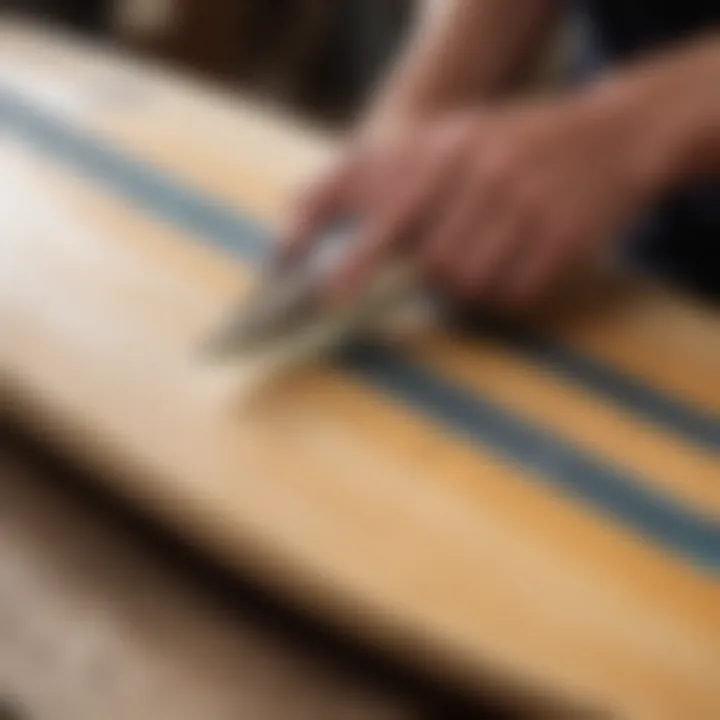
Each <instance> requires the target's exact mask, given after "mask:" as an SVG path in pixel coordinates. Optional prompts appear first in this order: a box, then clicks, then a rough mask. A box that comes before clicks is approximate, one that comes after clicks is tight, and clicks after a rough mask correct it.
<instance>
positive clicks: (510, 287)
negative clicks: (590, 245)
mask: <svg viewBox="0 0 720 720" xmlns="http://www.w3.org/2000/svg"><path fill="white" fill-rule="evenodd" d="M581 247H582V246H581V244H580V243H579V242H577V236H576V235H575V234H573V233H572V232H571V231H570V230H569V228H568V226H567V225H565V224H563V225H560V223H559V222H557V221H555V222H552V223H548V229H547V230H545V231H543V232H542V234H541V236H540V237H539V238H538V241H537V242H535V243H533V244H532V245H529V246H528V249H527V252H526V253H525V254H524V255H523V257H522V260H521V261H520V262H519V263H518V264H517V266H516V268H515V269H514V272H513V274H512V276H511V277H510V278H509V279H508V282H507V284H506V286H505V288H504V289H503V293H502V302H503V304H505V305H507V306H508V307H512V308H516V309H519V308H522V307H526V306H528V305H530V304H531V303H533V302H534V301H536V300H537V299H538V298H540V297H541V296H543V295H544V294H545V293H546V292H548V291H549V290H550V288H551V287H552V286H553V285H554V283H555V282H556V281H557V280H558V279H559V278H560V277H561V276H562V275H563V274H564V273H565V272H567V270H568V269H569V268H570V267H572V265H573V264H574V263H576V262H577V261H578V259H579V257H580V255H581V249H580V248H581Z"/></svg>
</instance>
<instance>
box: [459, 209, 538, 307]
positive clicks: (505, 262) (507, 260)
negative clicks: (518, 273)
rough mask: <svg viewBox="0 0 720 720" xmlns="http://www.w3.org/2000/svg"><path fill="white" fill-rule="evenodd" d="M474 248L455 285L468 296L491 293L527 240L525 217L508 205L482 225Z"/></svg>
mask: <svg viewBox="0 0 720 720" xmlns="http://www.w3.org/2000/svg"><path fill="white" fill-rule="evenodd" d="M480 232H481V233H482V234H481V235H480V236H476V238H477V239H476V241H475V242H474V243H473V247H472V251H471V252H470V253H469V254H468V256H467V258H466V259H465V261H464V262H463V263H462V264H461V265H459V266H458V268H457V272H456V275H455V278H454V287H455V289H456V291H457V292H458V294H459V295H460V296H461V297H463V298H465V299H467V300H478V299H480V298H483V297H489V296H491V295H492V294H493V293H494V292H495V291H496V290H497V288H498V287H502V285H503V282H504V279H505V276H506V274H507V273H508V271H509V269H510V268H511V267H512V265H513V263H514V261H515V260H516V258H517V257H518V255H519V254H520V253H521V252H522V249H523V247H524V246H525V244H526V243H527V242H528V227H527V223H526V218H525V217H524V216H522V215H520V214H519V213H517V212H514V211H512V210H511V208H510V207H506V208H504V209H503V211H502V212H498V214H497V216H496V217H495V219H494V221H493V222H492V224H488V225H486V226H484V227H482V228H481V229H480Z"/></svg>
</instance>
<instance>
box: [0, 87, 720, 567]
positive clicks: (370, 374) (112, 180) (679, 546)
mask: <svg viewBox="0 0 720 720" xmlns="http://www.w3.org/2000/svg"><path fill="white" fill-rule="evenodd" d="M0 123H1V124H2V125H3V126H4V127H5V128H6V129H7V130H10V131H12V132H13V133H14V134H15V135H16V136H17V137H19V138H22V139H23V140H24V141H25V142H26V143H29V144H31V145H32V146H33V147H34V148H35V149H36V150H39V151H41V152H43V153H44V154H46V155H48V156H51V157H52V158H53V159H55V160H56V161H60V162H62V163H63V164H64V165H65V166H66V167H69V168H71V169H72V170H73V171H75V172H77V173H79V174H81V175H83V176H85V177H87V178H89V179H92V180H95V181H97V182H98V183H100V184H102V185H103V186H104V187H106V188H107V189H109V190H111V191H112V192H114V193H115V194H117V195H118V196H120V197H122V198H125V199H126V200H128V201H130V202H132V203H133V204H135V205H137V206H139V207H141V208H143V209H144V210H146V211H148V212H150V213H152V214H154V215H155V216H157V217H159V218H162V219H163V220H165V221H167V222H169V223H172V224H173V225H175V226H177V227H179V228H182V229H183V230H185V231H187V232H190V233H192V234H193V235H195V236H197V237H198V239H203V240H205V241H207V242H211V243H213V244H214V245H216V246H217V247H219V248H221V249H223V250H225V251H228V252H230V253H233V254H235V255H238V256H241V257H243V258H245V259H248V260H250V261H253V262H256V261H258V260H261V259H262V257H263V256H264V254H265V248H266V244H265V240H264V237H263V236H264V233H263V231H262V229H261V228H260V227H258V226H257V225H255V224H253V223H252V222H250V221H248V219H247V218H246V217H245V216H243V215H242V214H241V213H240V212H238V211H236V210H234V209H232V208H230V207H228V206H227V205H224V204H222V203H220V202H218V201H216V200H214V199H211V198H208V197H206V196H204V195H203V194H202V193H200V192H198V191H196V190H194V189H193V188H190V187H188V186H186V185H183V184H181V183H179V182H178V181H177V180H176V179H174V178H171V177H170V176H168V175H167V174H165V173H162V172H160V171H159V170H157V169H155V168H152V167H150V166H148V165H146V164H144V163H142V162H139V161H137V160H133V159H131V158H129V157H128V156H126V155H124V154H122V153H120V152H119V151H117V150H115V149H113V148H112V147H110V146H109V145H108V144H106V143H104V142H103V141H101V140H99V139H97V138H93V137H90V136H89V135H87V134H86V133H84V132H82V131H81V130H79V129H77V128H74V127H73V126H71V125H70V124H69V123H66V122H64V121H62V120H60V119H58V118H55V117H52V116H50V115H48V114H46V113H44V112H43V111H41V110H40V109H38V108H36V107H33V106H32V105H30V104H28V103H27V102H26V101H24V100H23V99H22V98H20V97H18V96H17V95H15V94H11V93H9V92H0ZM340 362H341V367H342V368H343V370H344V371H345V372H349V373H351V374H353V375H355V376H357V377H359V378H360V379H361V380H362V381H363V382H367V383H368V384H370V385H371V386H372V387H374V388H375V389H378V390H381V391H383V392H385V393H386V394H387V396H388V397H390V398H391V399H393V400H394V401H396V402H400V403H402V404H404V405H407V406H409V407H412V408H413V409H415V410H417V411H420V412H422V413H423V414H425V415H426V416H427V417H428V418H430V419H432V420H434V421H435V422H437V423H439V424H441V425H442V426H444V427H445V428H446V429H447V430H448V431H450V432H452V433H454V434H456V435H458V436H460V437H463V438H465V439H466V440H467V441H468V442H470V443H478V444H481V445H483V446H486V447H490V448H492V449H493V450H494V451H495V452H496V453H498V454H499V455H501V456H503V457H505V458H506V459H508V460H510V461H512V462H514V463H516V464H517V465H519V466H521V467H523V468H525V469H527V470H529V471H530V472H532V473H533V474H534V475H536V476H537V477H538V478H540V479H542V480H544V481H545V482H546V483H548V484H549V485H551V486H553V487H555V488H558V489H561V490H563V491H565V492H567V493H569V494H572V495H574V496H575V497H578V498H581V499H582V500H584V501H585V502H587V503H589V504H591V505H592V506H593V507H594V508H595V509H596V510H599V511H601V512H604V513H605V514H608V515H611V516H612V517H614V518H615V519H617V520H619V521H621V522H623V523H624V524H625V525H626V526H627V527H628V528H630V529H633V530H634V531H636V532H638V533H640V534H642V535H643V536H645V537H646V538H648V539H652V540H654V541H655V542H656V543H658V544H660V545H661V546H663V547H664V548H665V549H666V550H668V551H670V552H671V553H673V554H676V555H679V556H684V557H685V558H686V559H688V560H689V561H691V562H692V563H693V564H695V565H696V566H698V567H700V568H703V569H705V570H707V571H709V572H711V573H717V572H718V570H720V524H718V523H716V522H713V521H711V520H709V519H708V518H704V517H701V516H699V515H696V514H694V513H692V512H691V511H689V510H687V509H685V508H683V507H681V506H679V505H677V504H675V503H673V502H672V501H671V500H670V499H669V498H667V497H666V496H664V495H663V494H661V493H659V492H655V491H653V490H652V489H651V488H650V487H649V486H648V485H647V484H644V483H643V482H642V480H641V479H640V478H638V477H637V476H633V475H631V474H629V473H624V472H621V471H620V470H619V469H617V468H615V467H612V466H610V465H608V464H606V463H604V462H602V461H600V460H599V459H597V458H596V457H593V456H591V455H589V454H587V453H585V452H583V451H581V450H579V449H578V448H576V447H574V446H572V445H571V444H569V443H567V442H566V441H564V440H562V439H560V438H558V437H556V436H554V435H552V434H551V433H549V432H547V431H545V430H544V429H542V428H540V427H537V426H534V425H532V424H531V423H529V422H526V421H524V420H522V419H520V418H518V417H516V416H514V415H512V414H511V413H509V412H507V411H506V410H504V409H503V408H501V407H499V406H497V405H495V404H494V403H492V402H491V401H490V400H489V399H487V398H484V397H482V396H479V395H477V394H476V393H474V392H471V391H469V390H468V389H467V388H465V387H462V386H460V385H458V384H456V383H454V382H453V381H451V380H449V379H447V378H444V377H442V376H440V375H438V374H437V373H435V372H434V371H432V370H430V369H429V368H427V367H425V366H423V365H422V364H420V363H418V362H415V361H414V360H412V359H411V358H409V357H408V356H407V354H405V353H403V352H401V351H399V350H394V349H390V348H385V347H380V346H377V345H371V344H369V345H365V346H360V345H357V346H355V347H351V348H348V349H347V350H346V351H345V352H344V353H343V356H342V358H341V360H340Z"/></svg>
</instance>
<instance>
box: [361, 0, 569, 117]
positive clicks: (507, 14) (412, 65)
mask: <svg viewBox="0 0 720 720" xmlns="http://www.w3.org/2000/svg"><path fill="white" fill-rule="evenodd" d="M558 7H559V3H558V0H523V2H520V3H515V2H508V0H423V2H422V3H420V4H419V6H418V10H417V12H418V17H417V21H416V25H415V29H414V31H413V33H412V34H411V36H410V37H409V39H408V42H407V45H406V47H405V50H404V52H403V53H402V55H401V57H400V59H399V61H398V63H397V65H396V66H395V68H394V70H393V71H392V72H391V74H390V76H389V78H388V80H387V82H386V83H385V84H384V86H383V87H382V88H381V90H380V92H379V93H378V96H377V98H376V99H375V101H374V103H373V104H372V105H371V108H370V111H369V113H368V116H367V119H366V121H365V123H364V124H365V125H366V126H376V125H383V124H384V123H386V122H388V121H389V122H392V121H393V120H394V119H395V118H405V117H416V116H428V115H431V114H434V113H437V112H440V111H442V110H446V109H450V108H455V107H462V106H465V105H468V104H472V103H475V102H477V101H478V99H479V98H482V97H488V96H492V95H493V94H495V93H496V92H498V90H500V89H502V88H503V87H504V86H505V85H506V83H507V82H508V81H509V79H510V78H512V77H513V75H514V74H515V73H516V72H517V71H518V69H519V67H521V66H522V64H523V61H524V60H525V59H526V58H527V57H528V56H529V55H530V54H531V53H532V51H533V50H534V49H535V48H537V47H538V46H539V43H540V41H541V40H542V38H543V37H545V36H546V35H547V31H548V30H549V28H550V27H551V21H552V19H553V17H554V16H555V13H556V11H557V9H558Z"/></svg>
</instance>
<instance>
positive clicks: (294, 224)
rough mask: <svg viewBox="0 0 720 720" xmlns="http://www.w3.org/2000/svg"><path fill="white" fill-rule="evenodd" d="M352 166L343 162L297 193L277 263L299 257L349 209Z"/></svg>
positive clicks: (352, 174) (282, 238)
mask: <svg viewBox="0 0 720 720" xmlns="http://www.w3.org/2000/svg"><path fill="white" fill-rule="evenodd" d="M354 171H355V165H354V164H350V163H347V164H345V165H343V166H342V167H341V168H339V169H337V170H335V171H334V172H332V173H331V174H330V175H329V176H328V177H326V178H324V179H322V180H321V181H319V182H318V183H316V184H315V185H314V186H312V187H311V188H310V189H308V190H307V191H305V192H303V193H301V195H300V197H299V199H298V201H297V202H296V204H295V207H294V209H293V212H292V214H291V216H290V220H289V222H288V225H287V228H286V230H285V231H284V233H283V235H282V237H281V240H280V259H281V262H283V261H287V260H289V259H291V258H294V257H297V256H298V255H300V254H302V253H303V252H304V251H305V250H306V249H307V248H308V246H309V245H311V244H312V242H313V241H314V240H315V238H316V237H317V236H318V234H319V233H320V232H321V231H322V229H323V228H324V227H325V226H326V225H327V224H329V223H330V222H332V220H333V219H334V218H336V217H338V216H340V215H342V214H343V213H345V212H346V211H347V210H348V209H349V205H350V202H351V197H350V196H351V194H352V193H351V184H352V180H353V176H354Z"/></svg>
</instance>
